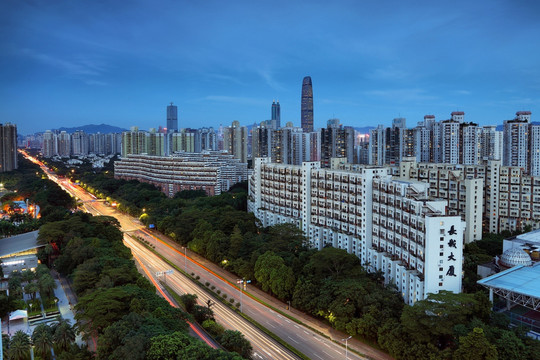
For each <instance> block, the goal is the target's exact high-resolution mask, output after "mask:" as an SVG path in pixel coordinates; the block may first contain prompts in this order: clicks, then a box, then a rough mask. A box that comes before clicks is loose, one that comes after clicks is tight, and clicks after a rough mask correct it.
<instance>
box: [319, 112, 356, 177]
mask: <svg viewBox="0 0 540 360" xmlns="http://www.w3.org/2000/svg"><path fill="white" fill-rule="evenodd" d="M354 140H355V139H354V129H353V128H351V127H348V126H347V127H343V125H341V124H340V123H339V119H330V120H328V124H327V126H326V128H322V129H321V166H322V167H330V162H331V159H332V158H346V159H347V162H349V163H352V162H353V160H354Z"/></svg>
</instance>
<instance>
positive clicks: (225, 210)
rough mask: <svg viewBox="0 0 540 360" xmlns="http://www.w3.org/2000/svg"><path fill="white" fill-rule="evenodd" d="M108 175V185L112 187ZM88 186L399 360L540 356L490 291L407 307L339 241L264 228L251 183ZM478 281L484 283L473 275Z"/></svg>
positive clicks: (448, 296)
mask: <svg viewBox="0 0 540 360" xmlns="http://www.w3.org/2000/svg"><path fill="white" fill-rule="evenodd" d="M103 183H107V184H108V185H109V188H108V189H107V190H106V191H104V190H103V189H102V188H101V184H103ZM88 186H90V187H94V189H95V191H98V192H99V191H103V193H104V194H103V195H106V196H112V197H114V199H115V200H117V201H119V202H126V203H129V204H132V206H135V208H132V209H131V210H129V212H130V213H135V214H142V215H141V220H142V221H143V222H144V223H145V224H147V225H149V224H154V225H155V226H156V228H157V229H158V230H159V231H161V232H162V233H164V234H166V235H168V236H170V237H171V238H172V239H174V240H175V241H176V242H178V243H179V244H181V245H183V246H188V247H189V248H190V249H192V250H193V251H195V252H197V253H199V254H201V255H202V256H205V257H206V258H208V259H209V260H211V261H213V262H215V263H217V264H220V265H221V266H223V267H226V268H227V269H228V270H230V271H232V272H233V273H235V274H237V275H238V276H240V277H244V278H246V279H251V280H254V281H256V284H257V285H258V286H260V287H261V288H262V289H263V290H265V291H267V292H269V293H271V294H273V295H274V296H276V297H277V298H279V299H281V300H283V301H292V304H293V306H295V307H297V308H298V309H301V310H303V311H306V312H308V313H310V314H312V315H314V316H317V317H320V318H322V319H325V320H326V321H328V322H329V323H330V324H331V325H332V326H333V327H335V328H336V329H339V330H342V331H345V332H347V333H348V334H350V335H355V336H359V337H360V338H363V339H364V340H366V341H368V342H371V343H373V344H378V346H379V347H381V348H382V349H384V350H386V351H388V352H389V353H390V354H391V355H392V356H394V357H396V358H398V359H536V358H539V354H540V342H538V341H535V340H532V339H530V338H528V337H527V336H526V335H525V330H524V329H520V328H514V329H510V328H509V322H508V320H507V318H506V317H505V316H504V315H501V314H496V313H493V312H491V310H490V308H491V304H490V303H489V301H488V299H487V296H486V294H485V293H484V292H480V291H479V292H473V293H464V294H452V293H448V292H441V293H440V294H437V295H431V296H430V297H429V298H428V299H426V300H423V301H420V302H417V304H416V305H415V306H408V305H405V304H404V303H403V300H402V298H401V296H400V294H399V293H398V292H397V291H396V289H395V287H394V286H393V285H387V286H385V285H384V279H383V278H382V277H381V275H380V273H367V272H366V271H365V269H364V268H363V267H362V266H361V264H360V261H359V259H358V258H357V257H356V256H354V255H352V254H348V253H347V252H346V251H344V250H338V249H334V248H325V249H323V250H322V251H316V250H313V249H309V248H308V247H307V243H306V239H305V238H304V236H303V235H302V233H301V232H300V230H298V229H297V228H296V227H295V226H293V225H290V224H282V225H277V226H272V227H267V228H263V227H261V226H260V223H259V222H258V221H257V219H255V218H254V216H253V215H252V214H250V213H247V212H246V211H245V208H246V203H245V199H246V194H247V192H246V185H245V184H241V185H238V186H235V187H234V188H233V189H231V191H230V192H228V193H225V194H222V195H220V196H214V197H206V196H205V195H204V193H203V192H201V191H184V192H179V193H177V194H176V195H175V197H174V198H172V199H169V198H165V197H163V196H162V195H160V194H159V191H158V190H157V189H156V190H154V191H155V196H154V197H152V196H151V195H150V192H151V190H150V189H149V188H145V189H147V191H148V192H146V193H145V192H143V194H141V195H140V196H137V195H136V194H133V193H130V194H129V198H125V199H124V198H123V197H120V194H126V193H128V191H126V190H125V189H124V187H126V188H127V189H130V191H134V190H133V189H135V186H137V185H136V184H135V183H132V182H127V183H123V182H120V181H116V180H114V179H111V178H108V179H107V180H104V179H103V178H101V179H99V180H98V181H97V182H91V183H89V184H88ZM145 186H146V185H145ZM97 189H99V190H97ZM144 198H150V200H148V201H145V200H144ZM143 208H145V212H144V213H143V212H142V209H143ZM482 254H483V253H482ZM476 260H478V259H476ZM481 260H485V258H484V259H481ZM471 289H472V290H473V291H476V290H477V289H476V288H475V286H474V285H473V284H471Z"/></svg>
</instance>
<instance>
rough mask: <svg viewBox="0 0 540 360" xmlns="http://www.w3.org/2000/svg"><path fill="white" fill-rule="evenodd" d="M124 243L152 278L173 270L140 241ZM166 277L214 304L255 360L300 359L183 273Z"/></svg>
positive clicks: (184, 291) (169, 283)
mask: <svg viewBox="0 0 540 360" xmlns="http://www.w3.org/2000/svg"><path fill="white" fill-rule="evenodd" d="M124 242H125V244H126V245H127V246H128V247H129V248H130V249H131V251H132V253H133V255H135V256H136V257H137V258H138V260H139V261H141V262H142V263H143V264H144V266H146V267H147V268H148V270H149V272H150V274H152V275H153V274H156V273H158V272H164V271H166V270H169V269H170V266H169V265H168V264H167V263H166V262H165V261H163V260H162V259H161V258H159V257H158V256H156V255H155V254H154V253H152V252H150V251H148V249H146V248H145V247H144V245H142V244H140V243H139V242H138V241H137V240H134V239H133V238H132V237H131V236H129V235H127V234H126V235H125V236H124ZM164 276H165V278H163V277H161V281H163V282H165V283H166V284H167V286H169V287H170V288H172V289H173V290H174V291H175V292H176V293H178V294H196V295H197V297H198V302H199V305H202V306H206V304H207V301H208V300H210V301H211V302H212V304H213V305H212V306H211V308H212V310H213V311H214V314H215V317H216V319H217V320H218V322H219V323H220V324H221V325H223V326H224V327H225V328H226V329H231V330H238V331H240V332H241V333H242V334H244V336H245V337H246V338H247V339H249V340H250V342H251V345H252V346H253V358H254V359H268V360H271V359H297V358H298V357H297V356H296V355H294V354H292V353H291V352H290V351H289V350H287V349H284V348H283V347H282V346H281V344H279V343H277V342H276V341H274V340H273V339H271V338H268V336H267V335H266V334H265V333H263V332H262V331H261V330H259V329H258V328H257V327H255V326H254V325H252V324H251V323H250V322H248V321H246V320H245V319H244V318H242V317H241V316H240V315H238V314H237V313H236V312H235V311H233V310H231V308H229V307H228V306H225V305H224V304H222V303H221V302H219V301H218V300H216V299H215V298H214V297H213V296H211V295H209V294H208V293H207V292H206V291H204V290H203V289H201V288H200V287H199V286H198V285H196V284H194V283H193V282H192V281H191V280H190V279H188V278H187V277H186V276H185V275H183V274H182V273H180V272H179V271H176V270H173V272H172V274H170V275H164Z"/></svg>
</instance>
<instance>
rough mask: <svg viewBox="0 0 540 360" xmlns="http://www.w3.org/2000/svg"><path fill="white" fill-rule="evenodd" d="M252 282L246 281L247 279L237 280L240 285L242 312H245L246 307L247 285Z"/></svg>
mask: <svg viewBox="0 0 540 360" xmlns="http://www.w3.org/2000/svg"><path fill="white" fill-rule="evenodd" d="M250 282H251V280H246V278H243V279H236V283H237V284H240V312H243V311H242V308H243V307H244V290H246V287H247V284H249V283H250ZM242 288H243V289H242Z"/></svg>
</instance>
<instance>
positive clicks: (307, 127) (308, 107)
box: [300, 76, 313, 133]
mask: <svg viewBox="0 0 540 360" xmlns="http://www.w3.org/2000/svg"><path fill="white" fill-rule="evenodd" d="M300 124H301V127H302V130H304V132H306V133H310V132H313V87H312V86H311V76H306V77H305V78H304V81H302V109H301V118H300Z"/></svg>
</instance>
